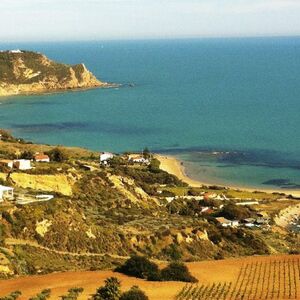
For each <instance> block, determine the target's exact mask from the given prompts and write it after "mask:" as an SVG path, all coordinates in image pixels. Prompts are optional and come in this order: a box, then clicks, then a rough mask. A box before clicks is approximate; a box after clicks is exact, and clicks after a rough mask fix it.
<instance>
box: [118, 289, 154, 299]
mask: <svg viewBox="0 0 300 300" xmlns="http://www.w3.org/2000/svg"><path fill="white" fill-rule="evenodd" d="M148 299H149V298H148V297H147V296H146V294H145V293H144V292H143V291H142V290H141V289H140V288H139V287H138V286H133V287H132V288H131V289H130V290H129V291H127V292H125V293H123V294H122V295H121V297H120V300H148Z"/></svg>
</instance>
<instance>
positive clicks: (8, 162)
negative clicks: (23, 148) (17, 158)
mask: <svg viewBox="0 0 300 300" xmlns="http://www.w3.org/2000/svg"><path fill="white" fill-rule="evenodd" d="M0 165H2V166H7V167H9V168H11V169H12V168H13V166H14V161H13V160H9V159H1V160H0Z"/></svg>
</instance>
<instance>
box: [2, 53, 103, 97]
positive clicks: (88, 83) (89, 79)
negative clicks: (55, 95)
mask: <svg viewBox="0 0 300 300" xmlns="http://www.w3.org/2000/svg"><path fill="white" fill-rule="evenodd" d="M108 86H109V84H108V83H105V82H101V81H99V80H98V79H97V78H96V77H95V76H94V75H93V74H92V73H91V72H90V71H89V70H87V68H86V67H85V65H84V64H77V65H73V66H72V65H67V64H61V63H57V62H55V61H52V60H50V59H49V58H47V57H46V56H45V55H43V54H40V53H36V52H31V51H20V50H12V51H2V52H0V96H10V95H19V94H35V93H45V92H51V91H59V90H69V89H81V88H82V89H86V88H95V87H108Z"/></svg>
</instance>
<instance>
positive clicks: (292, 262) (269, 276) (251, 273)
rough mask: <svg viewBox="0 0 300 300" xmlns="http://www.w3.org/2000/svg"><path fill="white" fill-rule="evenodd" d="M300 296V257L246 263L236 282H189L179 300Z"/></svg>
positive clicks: (290, 297) (294, 297) (179, 294)
mask: <svg viewBox="0 0 300 300" xmlns="http://www.w3.org/2000/svg"><path fill="white" fill-rule="evenodd" d="M198 299H199V300H200V299H212V300H218V299H219V300H222V299H224V300H227V299H228V300H240V299H241V300H242V299H243V300H246V299H248V300H260V299H261V300H262V299H300V259H299V257H293V256H291V257H285V258H282V257H275V258H274V259H271V260H270V259H269V258H268V259H267V260H265V261H264V260H257V261H252V262H245V263H244V264H243V265H242V267H241V268H240V272H239V274H238V277H237V279H236V281H230V282H213V283H211V284H202V285H192V284H190V285H185V286H184V287H183V288H182V289H181V291H180V292H179V293H178V294H177V295H176V300H198Z"/></svg>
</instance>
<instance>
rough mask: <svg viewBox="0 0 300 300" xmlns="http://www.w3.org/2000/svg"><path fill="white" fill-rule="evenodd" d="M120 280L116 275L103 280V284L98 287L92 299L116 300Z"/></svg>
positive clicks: (118, 295)
mask: <svg viewBox="0 0 300 300" xmlns="http://www.w3.org/2000/svg"><path fill="white" fill-rule="evenodd" d="M120 287H121V282H120V281H119V279H118V278H116V277H110V278H107V279H106V280H105V284H104V286H102V287H100V288H99V289H98V290H97V291H96V294H95V295H93V297H92V299H93V300H118V299H120V297H121V290H120Z"/></svg>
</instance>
